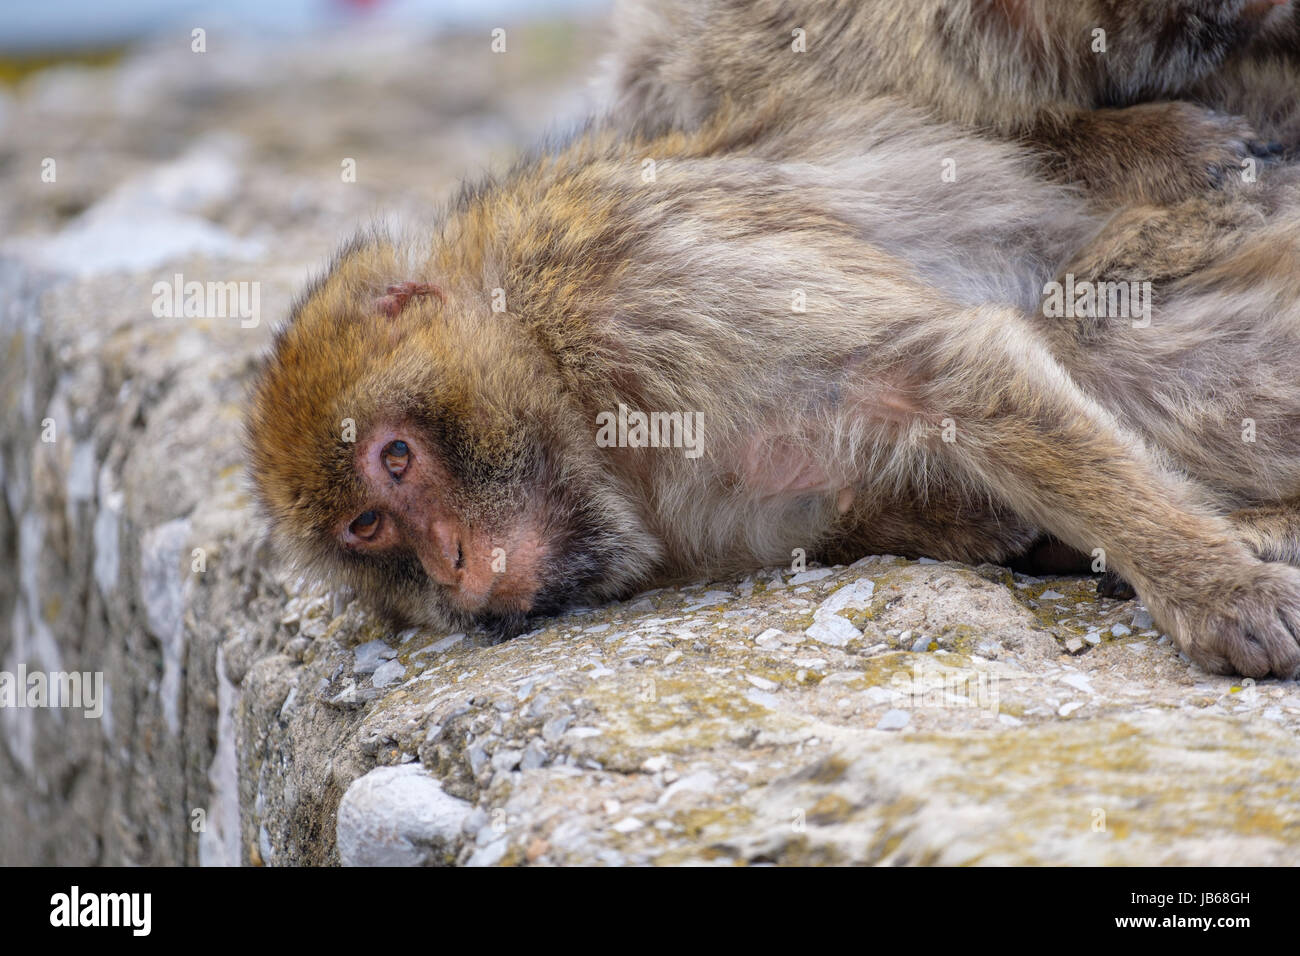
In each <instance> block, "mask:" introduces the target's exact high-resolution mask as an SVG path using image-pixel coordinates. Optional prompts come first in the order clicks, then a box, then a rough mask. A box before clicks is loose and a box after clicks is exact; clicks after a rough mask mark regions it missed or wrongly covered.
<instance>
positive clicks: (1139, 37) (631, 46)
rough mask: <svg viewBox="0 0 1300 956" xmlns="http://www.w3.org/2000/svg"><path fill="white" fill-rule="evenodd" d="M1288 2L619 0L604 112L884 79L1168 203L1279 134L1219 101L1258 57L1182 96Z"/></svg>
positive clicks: (692, 122)
mask: <svg viewBox="0 0 1300 956" xmlns="http://www.w3.org/2000/svg"><path fill="white" fill-rule="evenodd" d="M1293 15H1294V10H1293V8H1292V7H1291V0H624V2H623V3H622V4H621V5H620V6H619V7H618V8H617V11H616V14H615V16H614V18H613V21H612V22H613V24H614V30H615V38H614V53H613V55H612V58H611V60H612V70H611V72H612V85H613V87H614V91H615V96H614V102H613V104H612V112H613V113H614V114H615V115H616V116H620V117H622V118H623V121H624V122H625V123H628V124H630V125H634V126H639V127H641V128H644V129H650V130H664V129H673V128H678V129H693V128H695V127H696V126H698V125H699V124H700V123H701V122H703V121H704V120H705V119H706V118H707V117H709V116H712V115H713V114H714V112H715V111H716V110H717V109H718V108H719V107H720V105H721V104H723V103H724V102H728V101H730V102H733V103H735V104H736V105H738V106H739V107H740V108H742V109H743V108H750V107H752V106H754V105H755V104H756V103H758V102H761V101H764V100H766V99H768V98H769V97H777V98H779V99H780V100H781V101H782V102H784V104H785V109H786V111H787V112H805V113H806V112H811V111H819V112H824V111H826V109H827V107H828V105H830V104H833V103H839V102H843V101H844V100H846V99H848V98H852V97H860V98H865V97H872V96H879V95H882V94H889V95H894V96H899V97H901V98H904V99H906V100H907V101H908V102H910V103H912V104H913V105H916V106H918V107H922V108H925V109H927V110H930V111H932V112H933V114H934V115H935V116H937V117H938V118H941V119H944V120H948V121H951V122H954V123H958V124H960V125H962V126H963V127H965V128H967V129H969V130H974V131H983V132H985V133H987V134H990V135H996V136H999V137H1001V138H1005V139H1012V140H1015V141H1018V142H1020V143H1022V144H1024V145H1026V146H1027V147H1029V148H1031V149H1032V150H1033V151H1034V153H1035V155H1036V156H1037V157H1038V158H1039V160H1040V162H1041V163H1042V164H1043V169H1044V170H1045V171H1046V172H1047V173H1048V174H1049V175H1051V176H1053V177H1054V178H1056V179H1057V180H1059V181H1061V182H1068V183H1076V184H1079V185H1082V186H1084V187H1086V188H1087V190H1088V191H1089V194H1090V195H1091V196H1092V198H1093V200H1094V201H1095V202H1096V203H1097V205H1098V206H1099V207H1100V208H1113V207H1116V206H1123V205H1125V204H1127V203H1133V202H1172V201H1177V200H1179V199H1183V198H1186V197H1189V196H1194V195H1197V194H1200V193H1203V192H1205V191H1206V190H1208V189H1210V188H1211V187H1215V186H1218V185H1219V184H1220V183H1221V182H1222V181H1223V180H1224V179H1225V178H1226V177H1227V176H1229V175H1233V174H1235V173H1237V172H1238V171H1239V170H1240V168H1241V164H1242V162H1243V161H1244V160H1245V159H1247V158H1250V157H1257V158H1260V159H1266V158H1269V157H1271V156H1272V155H1274V154H1276V153H1278V152H1280V151H1282V150H1283V149H1284V148H1285V145H1286V144H1282V143H1276V142H1267V141H1262V140H1260V139H1259V138H1258V137H1257V135H1256V133H1255V131H1254V130H1253V129H1252V127H1251V125H1250V124H1249V123H1248V122H1247V121H1246V120H1245V119H1243V118H1242V117H1240V116H1237V115H1230V114H1228V113H1224V112H1221V110H1222V109H1224V108H1228V107H1230V106H1236V107H1238V108H1241V109H1244V108H1245V107H1246V105H1247V104H1246V102H1245V100H1244V97H1243V95H1242V94H1241V91H1242V90H1243V89H1250V90H1251V91H1252V92H1251V94H1250V95H1251V96H1252V97H1254V98H1255V100H1258V99H1259V95H1260V94H1259V92H1258V87H1257V86H1256V85H1253V84H1252V85H1250V86H1248V87H1244V86H1243V84H1244V83H1250V82H1251V81H1252V80H1254V79H1256V78H1257V77H1255V75H1254V74H1253V73H1251V70H1252V69H1254V67H1253V66H1252V64H1253V63H1254V61H1253V60H1251V59H1249V58H1243V62H1245V63H1246V65H1245V66H1240V65H1238V66H1236V67H1234V68H1235V69H1236V70H1238V71H1239V72H1240V71H1242V70H1244V71H1245V72H1246V73H1249V74H1250V75H1249V76H1246V75H1243V76H1242V77H1240V82H1237V83H1231V82H1229V83H1225V84H1222V85H1221V88H1217V89H1210V88H1209V86H1208V85H1207V86H1206V87H1205V88H1204V89H1202V90H1201V93H1202V94H1203V95H1204V96H1205V97H1208V98H1209V100H1208V102H1206V103H1202V104H1197V103H1193V102H1191V101H1190V100H1189V99H1188V97H1189V96H1190V95H1191V93H1192V92H1193V90H1194V89H1195V88H1196V87H1197V85H1198V84H1200V83H1202V81H1207V83H1208V78H1209V77H1211V76H1212V75H1213V74H1214V71H1215V70H1216V69H1218V68H1219V67H1220V66H1221V65H1222V64H1223V63H1224V61H1225V60H1227V59H1228V58H1229V57H1230V56H1233V55H1234V54H1240V53H1242V52H1243V51H1248V50H1250V48H1251V45H1252V44H1253V43H1258V44H1260V46H1261V48H1263V47H1267V50H1268V51H1269V55H1271V51H1272V50H1274V49H1276V48H1277V47H1278V46H1282V47H1285V46H1286V45H1287V44H1288V43H1289V42H1291V41H1290V39H1289V38H1288V36H1289V35H1288V33H1287V25H1288V24H1290V23H1291V22H1292V18H1293ZM1261 55H1263V54H1261ZM1275 73H1276V71H1275V72H1274V73H1272V74H1269V76H1270V77H1273V76H1275ZM1295 75H1296V74H1292V75H1291V76H1292V79H1291V82H1290V86H1289V89H1290V90H1291V91H1292V95H1293V92H1294V90H1295V82H1294V77H1295ZM1216 95H1217V96H1219V97H1221V98H1222V99H1224V100H1225V101H1227V100H1231V101H1232V102H1231V103H1230V104H1228V103H1226V102H1225V104H1218V103H1216V102H1215V101H1214V99H1213V97H1214V96H1216ZM1251 105H1252V107H1253V108H1252V110H1251V111H1252V112H1253V113H1255V114H1256V115H1259V116H1261V118H1264V117H1265V114H1267V113H1268V112H1269V111H1268V109H1267V107H1266V105H1265V104H1264V103H1262V102H1253V103H1252V104H1251ZM1288 131H1290V130H1280V131H1279V132H1288ZM1291 132H1300V130H1295V131H1291ZM1290 145H1292V146H1295V145H1300V143H1292V144H1290Z"/></svg>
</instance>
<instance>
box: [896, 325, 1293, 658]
mask: <svg viewBox="0 0 1300 956" xmlns="http://www.w3.org/2000/svg"><path fill="white" fill-rule="evenodd" d="M950 321H953V327H952V328H950V329H948V330H946V332H947V334H943V332H944V330H943V329H942V327H941V328H940V330H939V332H940V334H938V335H936V336H933V337H931V338H929V339H928V342H929V347H928V349H927V352H926V353H925V358H924V365H925V368H924V369H923V370H921V375H922V377H923V381H924V382H925V383H926V385H925V392H924V399H923V402H924V405H925V414H926V417H927V418H928V419H931V420H934V419H941V418H951V419H952V420H953V421H954V422H955V424H956V431H955V435H954V436H953V438H954V440H953V441H951V442H942V443H939V447H941V449H942V452H941V453H942V454H945V455H946V456H948V457H949V459H950V462H951V464H952V465H953V466H954V467H955V469H956V471H957V472H958V474H961V475H964V476H965V477H966V479H967V480H970V481H972V482H973V483H974V484H976V485H977V486H982V487H984V488H986V489H988V490H989V491H991V492H992V493H993V495H994V496H995V497H996V498H999V499H1001V500H1002V501H1003V502H1004V503H1005V504H1007V505H1008V506H1009V507H1011V508H1012V509H1013V510H1014V511H1016V512H1017V513H1019V514H1021V515H1023V516H1024V517H1027V518H1029V519H1030V520H1032V521H1034V522H1035V523H1036V524H1038V525H1039V526H1040V527H1041V528H1043V529H1044V530H1046V531H1048V532H1049V533H1051V534H1052V535H1054V536H1055V537H1057V538H1058V539H1060V540H1061V541H1063V542H1065V543H1066V544H1068V545H1070V546H1072V547H1074V548H1077V549H1078V550H1080V551H1082V552H1083V553H1085V554H1090V553H1092V552H1093V551H1094V549H1097V548H1100V549H1102V550H1103V551H1104V554H1105V561H1106V564H1107V566H1108V567H1111V568H1113V569H1114V570H1116V571H1118V572H1119V573H1120V574H1122V575H1123V576H1124V578H1125V579H1127V580H1128V581H1129V582H1130V583H1131V584H1132V585H1133V586H1134V588H1135V589H1136V590H1137V592H1138V594H1139V595H1140V596H1141V597H1142V598H1143V600H1144V601H1145V602H1146V603H1147V606H1148V608H1149V609H1150V610H1151V612H1152V614H1153V615H1154V616H1155V618H1156V620H1157V621H1159V622H1160V623H1161V624H1162V625H1163V626H1164V628H1165V629H1166V630H1167V631H1168V632H1169V633H1170V634H1171V635H1172V636H1174V637H1175V638H1176V639H1177V640H1178V641H1179V643H1180V645H1181V646H1182V647H1183V648H1184V650H1186V651H1187V653H1188V654H1189V655H1191V656H1192V657H1193V658H1194V659H1195V660H1197V662H1198V663H1200V664H1202V666H1205V667H1206V668H1209V669H1213V670H1217V671H1225V670H1229V669H1232V668H1235V669H1236V670H1237V671H1238V672H1240V673H1242V674H1246V675H1254V676H1263V675H1265V674H1268V673H1270V672H1271V673H1274V674H1278V675H1280V676H1290V674H1291V673H1294V672H1295V671H1296V670H1297V669H1300V644H1298V643H1297V635H1300V572H1297V571H1296V570H1295V569H1293V568H1290V567H1288V566H1285V565H1281V564H1266V563H1263V562H1261V561H1259V560H1258V559H1257V558H1256V557H1255V556H1254V555H1253V554H1251V553H1250V551H1249V549H1248V548H1247V547H1246V546H1245V545H1244V544H1243V543H1242V541H1241V540H1240V538H1239V536H1238V534H1237V533H1236V532H1235V531H1234V529H1233V527H1232V525H1231V524H1230V523H1229V522H1228V521H1227V520H1226V519H1225V518H1223V517H1222V516H1219V515H1217V514H1215V513H1213V512H1212V511H1211V510H1209V509H1208V508H1207V507H1206V506H1205V505H1203V504H1201V503H1200V502H1199V501H1198V496H1197V494H1196V491H1195V488H1194V486H1192V485H1191V484H1190V483H1189V482H1187V481H1185V480H1184V479H1182V478H1180V477H1178V476H1177V475H1174V474H1172V473H1170V472H1168V471H1166V470H1164V469H1162V468H1161V467H1160V466H1159V465H1158V464H1157V463H1156V462H1155V460H1154V459H1153V458H1152V457H1151V455H1150V453H1149V452H1148V451H1147V450H1146V449H1145V447H1144V446H1143V445H1142V443H1141V442H1140V441H1139V440H1138V439H1137V438H1136V437H1134V436H1132V435H1130V434H1128V433H1126V432H1125V431H1124V430H1123V429H1121V428H1120V426H1119V425H1118V424H1117V423H1116V422H1115V420H1114V419H1113V418H1112V417H1111V415H1110V414H1109V413H1107V412H1106V411H1105V410H1104V409H1102V408H1101V406H1099V405H1097V404H1096V402H1094V401H1092V400H1091V399H1090V398H1089V397H1088V396H1086V395H1085V394H1084V393H1083V392H1082V391H1081V390H1080V389H1079V388H1078V387H1077V385H1075V383H1074V382H1073V381H1072V380H1071V378H1070V377H1069V375H1068V374H1067V373H1066V372H1065V371H1064V369H1063V368H1062V367H1061V366H1060V365H1059V364H1058V363H1057V362H1056V360H1055V359H1054V358H1053V357H1052V355H1051V354H1050V353H1049V352H1048V350H1047V349H1046V348H1045V347H1043V346H1042V345H1041V344H1040V343H1039V341H1038V338H1037V335H1036V333H1035V331H1034V329H1033V328H1032V326H1030V325H1029V323H1027V322H1026V321H1025V320H1024V319H1022V318H1021V317H1020V316H1019V315H1018V314H1017V313H1014V312H1011V311H1009V310H1001V309H995V308H984V309H976V310H971V311H968V312H964V313H960V314H959V315H957V316H956V317H955V319H953V320H950Z"/></svg>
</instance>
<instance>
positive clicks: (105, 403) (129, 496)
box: [0, 0, 607, 865]
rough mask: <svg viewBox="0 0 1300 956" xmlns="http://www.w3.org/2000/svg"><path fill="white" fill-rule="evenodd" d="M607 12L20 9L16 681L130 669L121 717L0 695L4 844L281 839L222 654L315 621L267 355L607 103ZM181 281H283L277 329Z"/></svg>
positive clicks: (0, 278) (13, 858) (11, 181)
mask: <svg viewBox="0 0 1300 956" xmlns="http://www.w3.org/2000/svg"><path fill="white" fill-rule="evenodd" d="M606 15H607V14H606V11H605V6H604V4H602V3H598V2H592V0H562V2H560V0H532V2H526V0H287V2H279V3H275V2H264V0H222V2H219V3H218V2H186V0H166V2H164V0H116V2H112V0H41V2H38V3H5V4H0V486H2V487H3V495H0V673H3V674H10V675H13V674H18V673H19V672H20V668H23V667H26V668H27V669H28V670H29V672H30V671H40V672H44V673H65V672H69V671H71V672H76V673H83V672H84V673H86V674H101V675H103V677H104V693H105V695H106V699H105V700H104V701H103V705H104V709H103V714H102V716H101V717H100V718H97V719H92V718H85V717H83V716H81V712H79V711H72V710H67V709H64V708H32V707H11V706H3V707H0V865H5V864H14V863H47V864H48V863H93V862H98V863H185V862H188V863H196V862H200V861H202V862H208V863H223V862H224V863H233V862H238V861H239V860H240V859H241V858H242V859H253V858H265V857H266V854H267V852H269V851H266V850H259V849H257V847H258V846H259V844H258V830H257V827H258V826H260V824H255V823H248V821H251V820H253V819H254V817H253V816H250V815H249V813H248V812H247V808H245V812H243V813H242V815H241V811H240V809H239V802H240V798H239V788H238V783H237V778H236V775H235V766H234V763H233V759H234V756H233V755H234V750H233V747H234V739H235V731H234V729H233V723H232V721H233V720H234V716H233V714H234V710H233V704H232V703H231V702H230V701H229V700H225V699H224V698H220V697H219V695H220V694H229V693H232V691H231V685H229V684H222V683H220V682H219V681H218V678H217V664H216V660H217V648H218V647H219V646H223V645H226V646H229V647H230V648H231V654H232V658H231V659H232V660H233V658H234V657H235V656H243V655H245V654H249V655H251V654H253V653H254V650H253V649H254V648H263V649H265V648H264V645H265V644H266V642H267V641H269V640H270V638H269V636H268V635H270V634H272V633H276V628H277V627H279V623H278V622H279V621H280V619H281V617H282V616H283V615H284V614H285V612H284V610H283V608H284V604H285V601H286V596H285V595H286V591H285V590H284V588H283V587H281V584H280V582H279V580H278V578H274V577H272V576H271V575H270V574H269V573H267V574H263V573H262V571H261V569H263V568H265V567H267V566H268V564H269V562H267V561H266V560H265V559H264V558H263V557H262V556H261V552H260V551H259V550H258V548H259V547H260V545H259V544H258V541H259V531H258V528H257V526H256V523H255V522H254V520H253V517H252V509H251V503H250V500H249V497H248V493H247V489H246V487H245V484H244V481H243V477H242V468H241V462H242V459H243V454H242V449H241V439H240V435H241V421H242V415H243V404H244V390H245V388H246V386H247V381H248V378H249V374H250V372H251V370H252V368H253V367H254V363H255V362H256V361H257V359H258V357H259V356H260V355H261V354H262V353H263V352H264V350H265V348H266V346H267V343H268V341H269V339H270V333H271V330H272V328H273V327H274V326H275V325H276V324H277V323H279V322H280V321H282V320H283V319H284V318H285V316H286V315H287V314H288V310H289V306H290V303H291V302H292V300H293V297H294V296H295V294H296V293H297V292H298V290H299V289H301V288H302V285H303V283H304V282H305V281H306V280H307V279H308V278H309V276H311V275H312V274H313V273H315V272H317V271H319V270H320V269H322V268H323V267H324V265H325V264H326V263H327V262H328V261H329V257H330V255H331V254H332V253H333V251H334V250H335V249H336V248H338V246H339V244H340V243H341V242H342V241H343V240H345V239H347V238H348V237H349V236H350V235H351V234H352V233H353V232H354V231H355V230H356V229H357V228H358V227H364V226H366V225H368V224H369V223H370V222H372V221H373V220H376V219H398V220H401V219H407V220H410V221H412V222H414V223H421V224H424V223H429V222H430V221H431V219H430V217H431V216H432V215H434V214H435V213H436V209H437V207H438V205H439V204H440V203H441V202H442V201H444V200H445V199H446V197H447V196H448V194H449V193H451V192H452V191H453V190H454V189H455V188H456V186H457V183H458V182H459V181H460V180H462V179H464V178H473V177H475V176H478V175H479V174H480V173H481V171H483V170H485V169H489V168H494V169H500V168H502V167H504V166H506V165H507V164H508V163H509V162H510V161H511V160H512V159H513V158H514V157H515V156H516V154H517V153H518V151H519V150H520V149H521V148H522V147H525V146H527V145H528V144H529V143H531V142H533V141H535V140H536V139H537V138H538V137H539V136H541V135H543V134H545V133H547V132H550V131H556V132H559V131H563V130H565V129H567V128H570V127H571V126H572V125H573V124H574V123H576V122H579V121H580V120H581V119H582V118H583V117H584V116H585V115H586V114H587V112H588V111H589V110H590V109H592V108H593V106H594V105H595V103H596V100H597V97H596V96H595V95H594V93H593V87H592V84H591V77H592V76H593V74H594V73H595V72H596V70H597V66H598V60H599V58H600V55H601V52H602V47H603V43H604V39H603V38H604V28H605V23H606V20H605V17H606ZM182 276H183V277H184V281H185V282H190V281H195V282H199V283H206V284H209V286H211V285H212V284H216V285H218V286H221V287H224V286H225V285H226V284H239V285H240V287H241V288H251V289H255V290H256V293H257V301H258V303H259V304H258V306H257V308H256V312H257V315H256V318H255V321H253V322H251V323H250V322H245V321H244V320H242V319H232V318H230V317H229V316H228V315H227V313H226V312H224V311H223V312H220V313H218V314H215V315H213V314H204V315H202V316H198V317H185V318H181V317H180V316H179V313H177V314H170V313H169V314H166V315H160V314H159V312H158V311H157V309H156V304H157V296H156V293H155V291H154V290H155V287H156V285H157V284H158V283H163V284H164V286H166V285H167V284H169V283H173V282H174V283H176V284H177V286H179V284H180V283H181V281H182V279H181V277H182ZM46 425H48V426H49V427H48V428H46ZM47 435H48V437H46V436H47ZM194 542H200V543H202V545H203V547H205V548H207V549H208V552H207V553H208V554H209V555H211V560H212V563H211V565H209V566H208V567H207V571H206V573H204V574H196V573H193V568H192V566H191V564H190V558H189V555H190V554H191V551H190V547H191V546H193V545H194ZM259 594H260V595H262V598H261V600H262V603H261V604H260V605H259V604H258V599H257V598H256V596H257V595H259ZM251 607H258V608H259V610H258V611H257V612H256V613H253V612H252V611H248V613H247V614H245V612H246V611H247V609H249V608H251ZM236 645H237V646H239V647H240V648H243V649H244V650H241V651H239V652H238V654H236V653H235V651H234V648H235V647H236ZM266 647H273V644H272V645H266ZM256 653H261V651H257V652H256ZM249 659H251V658H249ZM232 666H233V665H232ZM237 679H238V678H236V680H237ZM218 688H221V689H220V690H219V689H218ZM218 715H220V717H219V716H218ZM218 728H220V729H218ZM332 739H333V738H331V740H332ZM218 741H222V743H221V747H222V748H223V749H221V751H220V752H221V755H222V756H220V757H219V758H218V757H217V756H215V753H216V750H217V746H218V743H217V742H218ZM248 772H249V773H251V772H252V771H248ZM313 792H314V791H313ZM259 800H260V797H259ZM195 807H199V808H206V809H207V810H208V811H209V812H210V814H211V825H210V826H209V827H208V828H207V829H206V830H204V831H203V832H202V834H201V835H200V836H197V837H196V835H195V834H194V833H193V832H192V831H191V826H190V820H189V814H190V813H191V812H192V810H193V808H195ZM321 812H322V813H324V812H326V811H325V810H324V809H322V810H321ZM241 821H242V822H244V823H246V824H247V825H248V826H253V830H252V833H251V835H250V834H249V833H247V832H245V833H243V834H242V836H241V833H240V827H241ZM286 825H287V824H286ZM241 841H242V842H241ZM249 846H252V847H253V848H254V849H252V850H249V849H248V847H249ZM331 846H332V842H329V841H326V842H325V843H323V844H322V847H323V849H321V850H320V852H321V853H326V854H328V853H329V852H331V851H330V847H331ZM259 854H260V856H259Z"/></svg>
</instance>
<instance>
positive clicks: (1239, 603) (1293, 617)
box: [1146, 562, 1300, 679]
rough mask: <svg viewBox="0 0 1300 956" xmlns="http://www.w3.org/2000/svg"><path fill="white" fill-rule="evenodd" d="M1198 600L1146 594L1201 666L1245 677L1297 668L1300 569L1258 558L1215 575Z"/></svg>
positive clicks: (1289, 674)
mask: <svg viewBox="0 0 1300 956" xmlns="http://www.w3.org/2000/svg"><path fill="white" fill-rule="evenodd" d="M1198 602H1199V606H1197V605H1192V606H1189V605H1188V603H1187V601H1186V600H1185V599H1184V600H1183V601H1182V602H1181V603H1180V602H1176V601H1169V600H1167V599H1157V600H1155V601H1151V600H1148V601H1147V602H1146V603H1147V607H1149V608H1150V609H1151V611H1152V613H1153V616H1154V617H1155V619H1156V620H1157V621H1160V622H1164V623H1166V624H1167V625H1168V626H1169V633H1170V635H1171V636H1173V637H1174V638H1175V640H1177V642H1178V645H1179V646H1180V647H1181V648H1182V649H1183V650H1184V651H1185V652H1186V653H1187V655H1188V656H1189V657H1190V658H1191V659H1192V660H1193V661H1195V662H1196V663H1197V664H1199V665H1200V666H1201V667H1203V668H1204V669H1205V670H1207V671H1210V672H1212V673H1216V674H1241V675H1242V676H1244V677H1268V676H1273V677H1280V678H1283V679H1290V678H1294V677H1295V676H1297V674H1300V570H1298V569H1296V568H1292V567H1290V566H1288V565H1284V564H1267V563H1264V562H1258V563H1254V564H1251V565H1247V566H1246V567H1244V568H1243V569H1242V570H1240V571H1238V572H1237V573H1235V574H1231V575H1225V576H1224V577H1222V578H1220V584H1219V586H1218V587H1215V588H1213V589H1212V590H1208V591H1206V592H1204V593H1203V594H1201V595H1200V596H1199V599H1198Z"/></svg>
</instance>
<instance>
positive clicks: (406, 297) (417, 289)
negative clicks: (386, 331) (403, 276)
mask: <svg viewBox="0 0 1300 956" xmlns="http://www.w3.org/2000/svg"><path fill="white" fill-rule="evenodd" d="M414 295H433V296H437V297H438V301H439V302H446V301H447V297H446V296H445V295H443V292H442V290H441V289H440V288H438V287H437V286H436V285H433V284H432V283H430V282H399V283H398V284H397V285H390V286H389V287H388V288H387V289H386V290H385V294H384V295H381V296H380V297H379V298H377V299H375V311H376V312H378V313H379V314H380V315H386V316H388V317H389V318H390V319H395V318H397V316H398V315H400V314H401V312H402V310H403V309H404V308H406V303H407V302H409V301H411V296H414Z"/></svg>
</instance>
